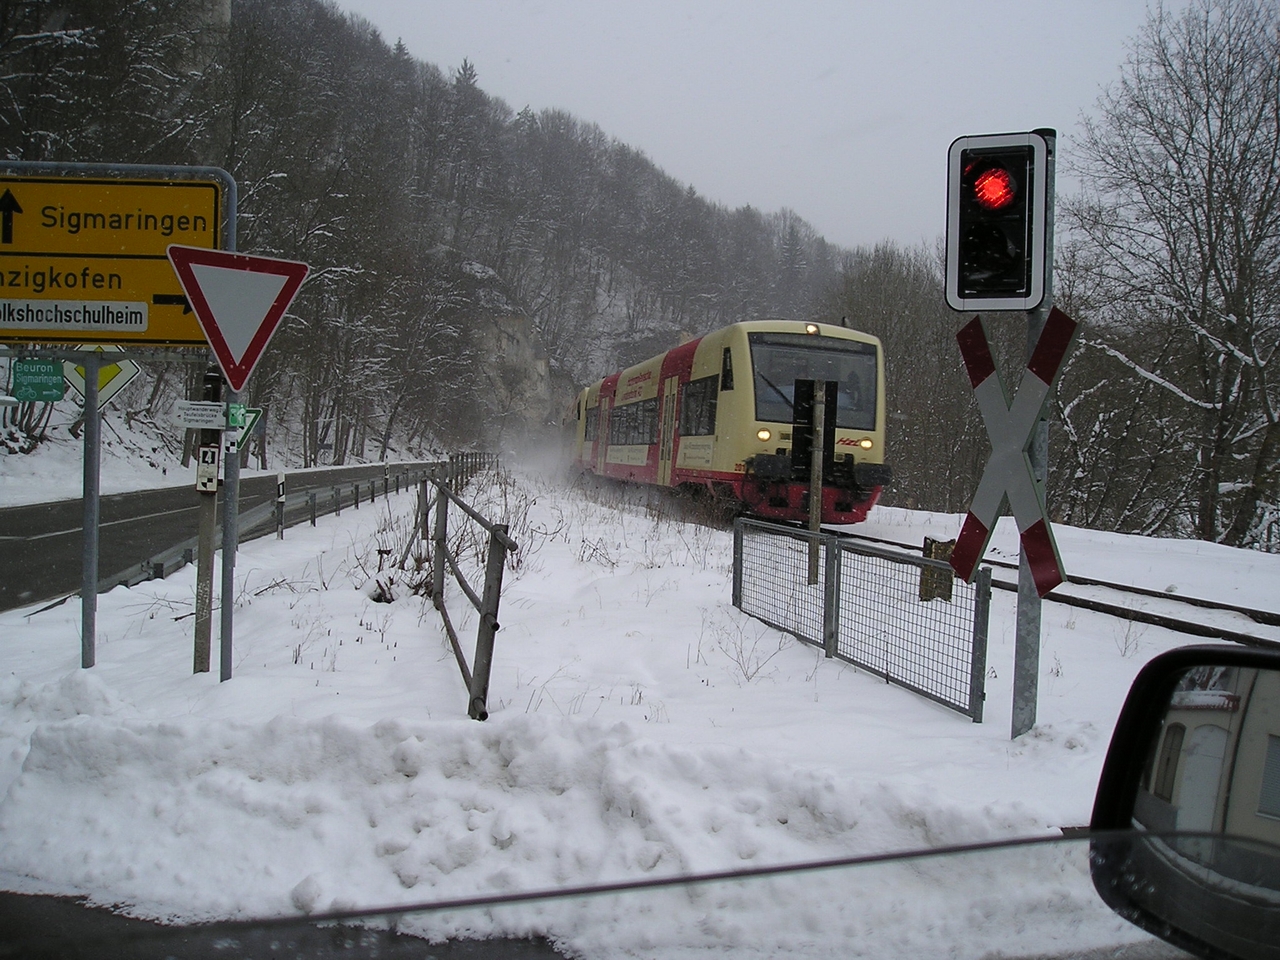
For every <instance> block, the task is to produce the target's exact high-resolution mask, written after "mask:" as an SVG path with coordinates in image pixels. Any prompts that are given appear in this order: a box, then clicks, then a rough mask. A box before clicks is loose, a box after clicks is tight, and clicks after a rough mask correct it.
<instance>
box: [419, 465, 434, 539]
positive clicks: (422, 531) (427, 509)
mask: <svg viewBox="0 0 1280 960" xmlns="http://www.w3.org/2000/svg"><path fill="white" fill-rule="evenodd" d="M429 489H430V483H429V482H428V481H427V480H419V481H418V524H419V531H418V535H419V536H420V537H422V539H423V541H425V542H429V541H430V540H431V528H430V527H429V526H427V523H428V520H427V518H428V517H429V516H430V515H431V494H430V493H428V492H427V491H428V490H429Z"/></svg>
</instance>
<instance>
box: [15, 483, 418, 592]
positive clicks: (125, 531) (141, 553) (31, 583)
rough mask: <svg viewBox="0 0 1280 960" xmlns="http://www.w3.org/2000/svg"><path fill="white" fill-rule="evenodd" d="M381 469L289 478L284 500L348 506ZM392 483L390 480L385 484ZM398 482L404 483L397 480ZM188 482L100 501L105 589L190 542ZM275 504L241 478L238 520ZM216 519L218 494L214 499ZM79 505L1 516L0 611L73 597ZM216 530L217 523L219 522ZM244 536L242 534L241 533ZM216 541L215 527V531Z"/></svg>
mask: <svg viewBox="0 0 1280 960" xmlns="http://www.w3.org/2000/svg"><path fill="white" fill-rule="evenodd" d="M389 466H390V469H391V476H392V477H393V478H394V477H395V475H396V472H397V471H400V472H401V473H402V475H404V474H407V473H408V471H409V470H411V469H416V470H418V471H421V470H423V469H425V468H426V467H427V466H428V464H426V463H412V464H391V465H389ZM383 476H384V465H383V464H371V465H363V466H358V467H333V468H329V469H322V470H300V471H295V472H291V473H288V474H287V476H286V479H285V485H286V489H287V490H288V491H289V492H290V493H291V494H296V493H298V492H300V491H305V490H315V491H317V492H318V493H319V495H320V496H321V497H327V498H330V499H331V498H332V492H333V488H334V487H335V486H337V487H340V488H343V489H344V491H345V492H344V496H345V497H347V502H348V503H350V494H351V485H352V484H354V483H359V482H363V484H364V491H365V492H364V494H363V496H365V497H367V496H368V483H369V482H370V481H373V480H375V479H376V480H377V481H378V489H379V493H381V482H382V479H383ZM391 482H392V483H393V484H394V479H392V481H391ZM402 483H403V481H402ZM201 496H208V494H200V493H197V492H196V490H195V485H194V483H192V484H191V485H189V486H182V487H162V488H160V489H155V490H140V491H135V492H132V493H119V494H114V495H112V496H106V497H102V498H101V501H100V503H101V506H100V508H99V523H98V531H99V532H98V536H99V548H98V557H99V560H98V570H99V572H100V574H101V575H102V579H103V584H100V588H101V587H102V586H103V585H106V586H112V585H114V582H113V581H112V577H113V576H114V575H116V574H118V573H119V572H120V571H126V570H137V569H139V568H140V565H141V564H142V563H143V562H144V561H148V560H150V559H151V558H153V557H155V556H156V555H157V554H159V553H161V552H162V551H164V550H166V549H168V548H170V547H173V546H174V545H176V544H179V543H182V542H183V541H185V540H188V539H191V538H193V537H195V536H196V523H197V518H198V512H199V499H198V498H199V497H201ZM275 498H276V478H275V477H274V476H270V475H268V476H248V477H241V480H240V514H241V516H243V515H244V514H246V513H247V512H248V511H249V510H251V509H253V508H254V507H256V506H259V505H261V504H265V503H269V502H272V501H274V500H275ZM218 500H219V503H218V510H219V517H220V516H221V510H222V502H221V501H222V495H221V493H219V494H218ZM83 513H84V505H83V502H82V501H81V500H57V501H53V502H51V503H35V504H29V505H26V506H19V507H5V508H3V509H0V610H11V609H13V608H14V607H21V606H26V605H28V604H32V603H39V602H41V601H44V600H53V599H57V598H60V597H65V596H67V595H68V594H72V593H77V592H78V591H79V589H80V578H81V569H82V567H83V563H84V561H83V551H84V536H83V530H82V518H83ZM219 523H220V521H219ZM245 532H246V531H245V530H243V529H242V531H241V533H242V538H243V534H244V533H245ZM218 535H219V537H220V536H221V526H219V528H218Z"/></svg>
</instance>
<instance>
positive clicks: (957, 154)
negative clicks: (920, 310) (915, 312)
mask: <svg viewBox="0 0 1280 960" xmlns="http://www.w3.org/2000/svg"><path fill="white" fill-rule="evenodd" d="M1048 154H1049V151H1048V147H1047V145H1046V143H1045V138H1044V137H1043V136H1042V135H1041V134H1040V133H1038V132H1031V133H1001V134H992V135H986V136H977V137H961V138H960V139H958V140H956V141H955V143H953V144H951V150H950V152H949V153H948V155H947V161H948V173H947V278H946V280H947V303H948V304H949V305H950V307H951V308H952V309H953V310H964V311H968V310H987V311H994V310H1034V309H1035V308H1036V307H1038V306H1040V303H1041V301H1043V300H1044V293H1045V229H1046V220H1047V217H1046V213H1047V202H1046V197H1047V189H1046V184H1047V169H1048Z"/></svg>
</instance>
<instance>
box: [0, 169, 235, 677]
mask: <svg viewBox="0 0 1280 960" xmlns="http://www.w3.org/2000/svg"><path fill="white" fill-rule="evenodd" d="M235 210H236V185H235V181H234V180H233V179H232V178H231V176H230V175H229V174H228V173H227V172H226V171H225V170H219V169H217V168H213V167H160V166H141V165H133V164H98V163H28V162H23V161H0V342H15V343H23V344H81V343H89V344H90V345H93V344H120V343H126V344H139V345H141V344H155V345H160V346H193V345H202V344H203V337H202V335H201V333H200V328H199V326H198V324H196V323H195V322H194V320H193V318H192V317H191V316H190V310H189V308H188V307H187V303H186V299H185V297H183V295H182V288H181V287H180V286H179V284H178V283H177V279H176V278H175V277H174V276H173V271H172V269H171V268H169V266H168V263H167V258H166V256H165V248H166V247H167V246H168V245H169V244H170V243H173V242H175V241H178V242H183V243H190V244H192V245H195V246H206V247H217V246H223V247H228V248H233V247H234V246H235ZM73 366H76V365H73ZM78 366H80V367H81V368H82V369H83V371H84V388H83V390H82V391H81V392H82V394H83V396H84V521H83V522H84V562H83V569H82V579H81V585H80V601H81V607H82V623H81V629H82V634H81V646H82V656H81V663H82V665H83V666H85V667H91V666H93V664H94V661H95V646H96V622H97V590H98V519H99V493H100V491H99V457H100V455H101V448H100V444H101V420H100V414H101V404H102V402H103V399H102V397H100V388H101V384H100V381H99V376H100V372H101V369H102V367H103V362H102V359H101V356H100V354H99V353H98V352H97V351H96V350H91V351H89V352H87V353H85V354H84V361H83V363H82V364H79V365H78ZM72 382H73V385H75V384H74V379H73V380H72ZM126 382H127V381H126ZM121 385H123V384H121ZM117 389H118V388H117Z"/></svg>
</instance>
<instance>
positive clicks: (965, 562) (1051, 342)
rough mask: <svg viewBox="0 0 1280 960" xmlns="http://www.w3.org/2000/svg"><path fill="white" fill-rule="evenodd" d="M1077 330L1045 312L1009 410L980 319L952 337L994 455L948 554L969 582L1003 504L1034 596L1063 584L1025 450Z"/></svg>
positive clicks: (1055, 312)
mask: <svg viewBox="0 0 1280 960" xmlns="http://www.w3.org/2000/svg"><path fill="white" fill-rule="evenodd" d="M1077 329H1078V327H1077V324H1076V322H1075V321H1074V320H1072V319H1071V318H1070V317H1068V316H1067V315H1066V314H1065V313H1063V312H1062V311H1061V310H1059V309H1057V308H1056V307H1055V308H1053V309H1052V310H1051V311H1050V312H1049V318H1048V320H1047V321H1046V323H1045V327H1044V330H1043V331H1042V332H1041V334H1040V339H1039V340H1038V341H1037V342H1036V348H1035V350H1034V351H1033V352H1032V354H1031V359H1030V360H1028V361H1027V366H1026V369H1025V370H1024V371H1023V374H1022V381H1021V383H1020V384H1019V385H1018V391H1017V393H1016V394H1014V397H1013V403H1012V404H1010V403H1009V400H1008V396H1007V394H1006V393H1005V388H1004V383H1003V381H1002V380H1001V379H1000V374H999V372H998V371H997V370H996V365H995V360H994V358H993V357H992V355H991V347H990V345H989V344H988V343H987V334H986V331H985V330H984V329H983V326H982V318H981V317H974V318H973V320H972V321H970V322H969V323H968V324H967V325H966V326H965V327H964V328H963V329H962V330H961V331H960V332H959V333H958V334H957V335H956V340H957V341H959V344H960V352H961V354H962V355H963V356H964V363H965V368H966V369H967V370H968V373H969V382H970V383H971V384H972V385H973V392H974V395H975V396H976V397H977V400H978V407H979V409H980V410H981V411H982V420H983V422H984V423H985V424H986V427H987V434H988V435H989V436H990V437H991V448H992V449H991V457H990V459H988V460H987V466H986V469H985V470H983V473H982V480H981V481H980V482H979V484H978V491H977V493H975V494H974V496H973V504H972V506H971V507H970V508H969V513H968V516H966V517H965V520H964V525H963V526H962V527H961V529H960V536H959V538H958V539H957V540H956V545H955V549H954V550H953V551H952V553H951V566H952V567H953V568H954V569H955V571H956V573H958V574H960V576H962V577H964V578H965V579H966V580H971V579H973V574H974V571H975V570H976V569H977V567H978V563H979V562H980V561H981V560H982V557H983V555H984V554H985V553H986V552H987V544H988V543H989V542H990V541H991V534H992V532H993V531H994V530H995V526H996V520H997V519H999V516H1000V508H1001V506H1002V504H1003V503H1004V501H1005V499H1006V497H1007V498H1008V502H1009V506H1010V508H1011V509H1012V510H1013V516H1014V520H1015V521H1016V522H1017V524H1018V533H1019V535H1020V537H1021V540H1022V550H1023V554H1024V556H1025V557H1026V558H1027V565H1028V566H1029V567H1030V569H1031V575H1032V577H1033V578H1034V580H1035V584H1036V592H1037V593H1039V595H1040V596H1042V597H1043V596H1044V595H1045V594H1047V593H1048V592H1049V591H1050V590H1052V589H1053V588H1054V587H1056V586H1057V585H1058V584H1060V583H1062V582H1063V580H1064V579H1065V577H1064V575H1063V572H1062V560H1061V558H1060V557H1059V556H1058V546H1057V543H1056V542H1055V541H1054V539H1053V529H1052V527H1051V526H1050V525H1049V515H1048V512H1047V511H1046V510H1045V502H1044V491H1043V489H1042V488H1041V484H1040V482H1039V481H1038V480H1037V479H1036V476H1035V472H1034V471H1033V470H1032V468H1031V460H1030V458H1029V457H1028V456H1027V447H1028V445H1029V444H1030V443H1031V438H1032V433H1033V431H1034V429H1035V426H1036V423H1037V421H1039V419H1040V416H1041V414H1042V413H1043V411H1044V406H1045V403H1046V402H1047V401H1048V399H1049V394H1050V392H1051V391H1052V389H1053V384H1054V382H1055V381H1056V380H1057V377H1058V374H1059V372H1060V370H1061V368H1062V361H1063V359H1065V357H1066V355H1067V351H1068V350H1070V348H1071V344H1072V341H1073V340H1074V339H1075V335H1076V332H1077Z"/></svg>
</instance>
